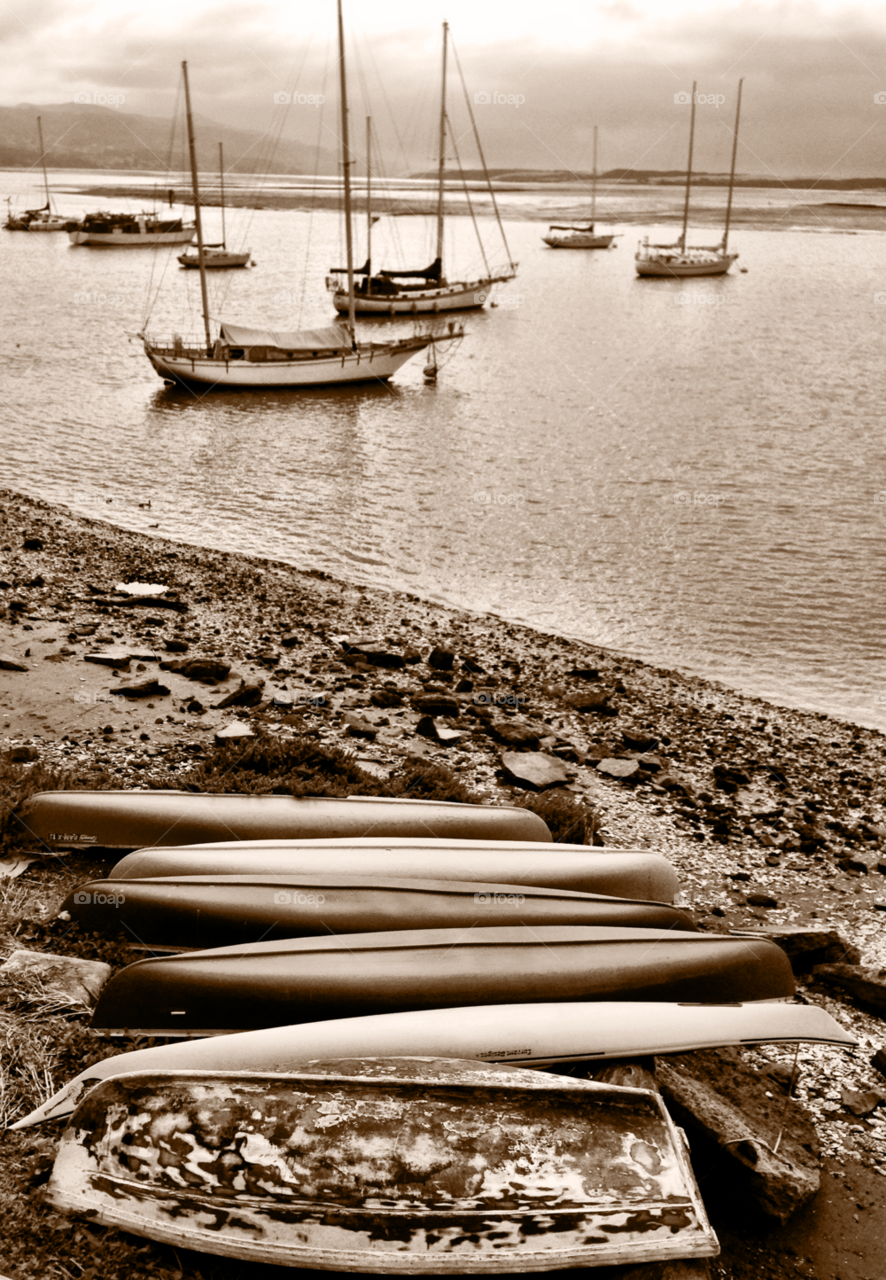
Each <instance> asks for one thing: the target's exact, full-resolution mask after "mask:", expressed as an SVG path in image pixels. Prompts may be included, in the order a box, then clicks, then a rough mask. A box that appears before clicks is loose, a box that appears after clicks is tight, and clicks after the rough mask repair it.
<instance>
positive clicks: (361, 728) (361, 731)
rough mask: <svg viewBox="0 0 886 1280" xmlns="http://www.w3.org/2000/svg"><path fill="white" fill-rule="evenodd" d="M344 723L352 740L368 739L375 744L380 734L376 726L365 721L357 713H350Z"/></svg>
mask: <svg viewBox="0 0 886 1280" xmlns="http://www.w3.org/2000/svg"><path fill="white" fill-rule="evenodd" d="M343 723H344V725H345V728H346V729H347V731H348V733H349V734H350V735H351V737H352V738H367V739H368V740H369V741H370V742H373V741H374V740H375V737H376V735H377V733H378V730H377V729H376V727H375V725H374V724H370V722H369V721H368V720H364V719H363V717H362V716H360V715H358V714H357V712H356V711H348V712H347V713H346V715H345V718H344V722H343Z"/></svg>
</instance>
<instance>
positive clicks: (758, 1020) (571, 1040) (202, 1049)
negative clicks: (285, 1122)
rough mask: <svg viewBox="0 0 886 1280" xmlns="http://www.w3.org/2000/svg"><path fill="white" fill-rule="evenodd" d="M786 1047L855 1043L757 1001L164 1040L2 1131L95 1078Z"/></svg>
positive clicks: (800, 1012) (538, 1062)
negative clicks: (392, 1059)
mask: <svg viewBox="0 0 886 1280" xmlns="http://www.w3.org/2000/svg"><path fill="white" fill-rule="evenodd" d="M790 1041H795V1042H798V1043H799V1042H812V1043H819V1044H838V1045H842V1046H844V1047H851V1046H852V1045H854V1044H855V1043H856V1041H855V1038H854V1036H852V1035H851V1034H850V1033H849V1032H847V1031H845V1030H844V1029H843V1027H841V1026H840V1025H839V1023H837V1022H835V1021H834V1019H833V1018H832V1017H831V1016H830V1014H828V1013H827V1012H826V1011H825V1010H824V1009H820V1008H818V1007H817V1006H816V1005H794V1004H781V1003H778V1004H767V1003H765V1002H762V1003H761V1002H757V1003H754V1004H727V1005H709V1004H673V1003H666V1002H657V1003H648V1002H623V1001H600V1002H597V1003H591V1002H582V1003H579V1004H575V1003H565V1004H563V1003H558V1004H551V1003H539V1004H500V1005H473V1006H471V1007H469V1008H453V1009H433V1010H421V1011H419V1012H414V1013H383V1014H376V1015H371V1016H369V1017H362V1018H334V1019H330V1020H328V1021H326V1022H309V1023H302V1024H300V1025H295V1026H280V1027H272V1028H269V1029H268V1030H265V1031H242V1032H238V1033H236V1034H234V1035H227V1036H214V1037H211V1038H208V1039H196V1040H188V1039H185V1040H176V1041H173V1042H172V1043H171V1044H163V1045H157V1046H156V1047H155V1048H152V1049H135V1050H133V1051H131V1052H129V1053H121V1054H118V1055H117V1056H115V1057H112V1058H105V1059H104V1060H103V1061H102V1062H98V1063H96V1064H94V1065H93V1066H91V1067H87V1068H86V1070H85V1071H81V1072H80V1074H79V1075H78V1076H76V1077H75V1078H74V1079H73V1080H71V1081H70V1082H69V1083H68V1084H67V1085H65V1087H64V1088H63V1089H60V1090H59V1091H58V1092H57V1093H55V1094H54V1095H53V1096H52V1097H51V1098H50V1099H49V1100H48V1101H47V1102H45V1103H44V1104H43V1105H42V1106H40V1107H38V1108H37V1110H36V1111H34V1112H32V1113H31V1114H30V1115H28V1116H25V1117H24V1118H23V1119H21V1120H19V1121H17V1122H16V1123H15V1124H14V1125H13V1126H12V1127H13V1128H14V1129H25V1128H28V1127H29V1126H30V1125H34V1124H40V1123H42V1121H44V1120H50V1119H60V1118H62V1117H64V1116H68V1115H70V1114H71V1112H72V1111H73V1109H74V1107H75V1106H76V1105H77V1103H78V1102H79V1101H80V1099H81V1098H82V1097H83V1096H84V1095H85V1094H86V1093H87V1092H88V1091H89V1090H90V1089H91V1088H93V1087H94V1086H95V1085H96V1084H97V1083H98V1082H99V1081H100V1080H107V1079H109V1078H110V1077H111V1076H116V1075H121V1074H125V1073H128V1072H131V1071H156V1070H182V1069H185V1068H196V1069H198V1070H213V1071H289V1070H291V1069H292V1068H293V1067H294V1066H295V1065H296V1064H297V1063H299V1062H305V1061H306V1060H307V1059H309V1058H334V1057H350V1056H352V1055H358V1054H368V1055H372V1056H373V1057H377V1056H389V1055H394V1056H403V1055H405V1056H414V1055H418V1056H426V1055H430V1056H432V1057H435V1058H471V1059H475V1060H478V1061H483V1062H505V1063H509V1064H514V1065H517V1066H525V1067H533V1068H538V1067H547V1066H556V1065H558V1064H560V1065H562V1064H564V1063H569V1062H586V1061H587V1060H588V1059H593V1058H600V1059H609V1058H626V1057H634V1056H637V1055H646V1054H663V1053H685V1052H688V1051H691V1050H694V1049H710V1048H716V1047H719V1046H725V1045H737V1044H763V1043H770V1042H790Z"/></svg>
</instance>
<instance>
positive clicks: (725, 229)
mask: <svg viewBox="0 0 886 1280" xmlns="http://www.w3.org/2000/svg"><path fill="white" fill-rule="evenodd" d="M743 84H744V80H743V79H742V80H739V82H738V101H737V102H736V104H735V131H734V133H733V135H732V168H731V169H730V170H729V199H728V200H727V201H726V224H725V226H724V227H723V252H724V254H725V252H726V243H727V241H728V239H729V219H730V217H731V214H732V188H733V186H734V185H735V154H736V152H737V151H738V118H739V115H740V113H741V86H742V85H743Z"/></svg>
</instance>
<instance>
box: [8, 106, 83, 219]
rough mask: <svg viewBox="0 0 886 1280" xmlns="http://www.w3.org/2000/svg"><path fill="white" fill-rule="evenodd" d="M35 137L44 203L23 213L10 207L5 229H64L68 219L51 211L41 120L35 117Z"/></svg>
mask: <svg viewBox="0 0 886 1280" xmlns="http://www.w3.org/2000/svg"><path fill="white" fill-rule="evenodd" d="M37 137H38V138H39V139H40V163H41V165H42V166H43V186H44V189H45V191H46V204H45V205H44V206H43V207H42V208H41V209H25V211H24V213H19V214H13V212H12V210H11V209H10V211H9V214H8V216H7V219H6V222H5V224H4V225H5V227H6V230H7V231H66V230H67V227H68V219H67V218H63V217H61V215H60V214H58V213H53V211H52V197H51V196H50V194H49V177H48V175H47V173H46V152H45V150H44V147H43V120H42V117H41V116H38V117H37Z"/></svg>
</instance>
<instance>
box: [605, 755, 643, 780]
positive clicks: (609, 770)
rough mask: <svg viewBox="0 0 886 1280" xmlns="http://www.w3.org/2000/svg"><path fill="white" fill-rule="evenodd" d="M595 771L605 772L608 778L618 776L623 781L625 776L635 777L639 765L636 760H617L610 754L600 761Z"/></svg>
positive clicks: (638, 770)
mask: <svg viewBox="0 0 886 1280" xmlns="http://www.w3.org/2000/svg"><path fill="white" fill-rule="evenodd" d="M597 772H598V773H603V774H605V775H606V776H607V777H608V778H620V779H621V780H622V781H624V780H625V779H627V778H634V777H636V775H637V774H638V773H639V772H640V766H639V765H638V764H637V761H636V760H618V759H614V758H612V757H611V756H610V757H609V758H608V759H606V760H601V761H600V763H599V764H598V765H597Z"/></svg>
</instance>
